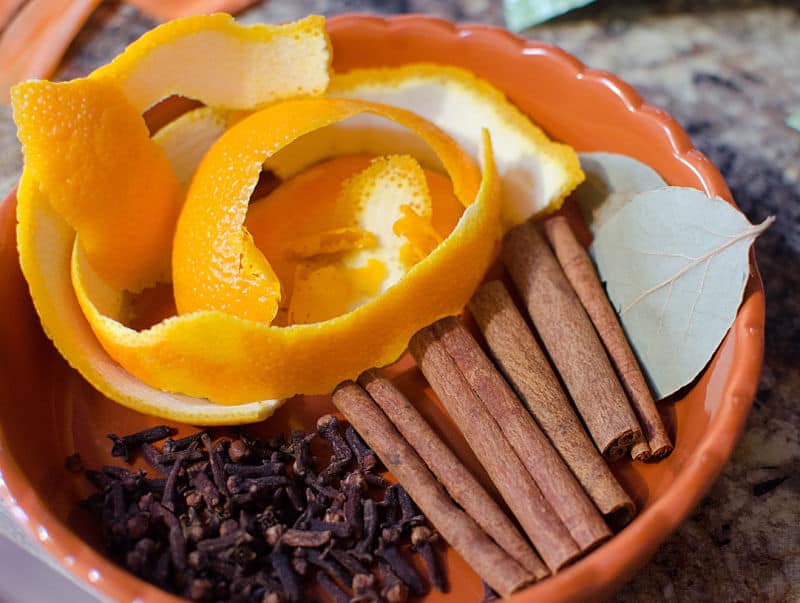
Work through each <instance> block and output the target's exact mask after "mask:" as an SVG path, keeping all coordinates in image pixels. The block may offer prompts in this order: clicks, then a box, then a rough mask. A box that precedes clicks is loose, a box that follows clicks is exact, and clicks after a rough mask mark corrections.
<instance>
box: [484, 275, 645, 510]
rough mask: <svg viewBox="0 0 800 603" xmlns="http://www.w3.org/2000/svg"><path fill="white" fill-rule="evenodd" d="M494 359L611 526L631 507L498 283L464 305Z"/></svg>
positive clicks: (489, 286) (525, 325) (487, 285)
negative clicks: (467, 307) (467, 306)
mask: <svg viewBox="0 0 800 603" xmlns="http://www.w3.org/2000/svg"><path fill="white" fill-rule="evenodd" d="M469 310H470V313H471V314H472V316H473V318H474V319H475V322H476V323H477V324H478V327H479V328H480V330H481V332H482V333H483V336H484V338H485V339H486V343H487V345H488V346H489V349H490V350H491V353H492V355H493V356H494V359H495V361H496V362H497V364H498V366H499V367H500V369H501V370H502V372H503V374H504V375H505V376H506V378H507V379H508V381H509V383H511V385H512V386H513V387H514V389H515V390H516V392H517V394H518V395H519V397H520V399H521V400H522V401H523V402H524V403H525V406H526V407H527V409H528V411H530V413H531V414H532V415H533V417H534V418H535V419H536V421H537V422H538V424H539V427H541V428H542V431H544V433H545V434H547V437H548V438H550V441H551V442H552V444H553V446H554V447H555V448H556V450H558V452H559V454H561V457H562V458H563V459H564V461H565V462H566V463H567V465H569V468H570V469H572V472H573V473H574V474H575V477H577V478H578V481H579V482H580V483H581V485H582V486H583V488H584V489H585V490H586V492H587V493H588V494H589V497H590V498H591V499H592V501H594V504H595V505H597V508H598V509H599V510H600V512H601V513H602V514H603V515H604V516H605V517H606V518H607V519H608V520H609V523H611V524H612V525H614V526H619V525H624V524H626V523H628V521H630V519H631V517H632V516H633V513H634V511H635V507H634V504H633V501H632V500H631V499H630V497H629V496H628V495H627V493H626V492H625V490H623V489H622V486H620V484H619V482H618V481H617V479H616V478H615V477H614V474H613V473H612V472H611V469H609V467H608V465H607V464H606V462H605V461H604V460H603V457H601V456H600V454H599V453H598V452H597V448H595V446H594V444H593V443H592V441H591V440H590V439H589V436H588V435H586V431H585V430H584V428H583V425H581V421H580V419H579V418H578V416H577V415H576V414H575V411H574V410H573V408H572V404H571V403H570V401H569V399H568V398H567V395H566V394H565V393H564V390H563V389H562V388H561V384H560V383H559V382H558V378H557V377H556V375H555V373H553V369H552V368H551V366H550V363H549V361H548V360H547V357H546V356H545V354H544V352H543V351H542V349H541V348H540V347H539V344H538V343H537V342H536V339H535V338H534V336H533V333H531V330H530V329H529V328H528V325H527V323H526V322H525V319H523V318H522V315H521V314H520V312H519V310H518V309H517V307H516V305H515V304H514V301H513V300H512V299H511V295H510V294H509V292H508V290H507V289H506V287H505V285H503V283H501V282H500V281H491V282H488V283H486V284H485V285H483V286H482V287H481V288H480V289H478V291H477V292H476V293H475V295H474V296H473V297H472V300H471V301H470V303H469Z"/></svg>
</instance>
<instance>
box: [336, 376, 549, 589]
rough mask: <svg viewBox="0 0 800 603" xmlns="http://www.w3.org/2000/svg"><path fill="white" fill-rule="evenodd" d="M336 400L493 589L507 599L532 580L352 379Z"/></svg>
mask: <svg viewBox="0 0 800 603" xmlns="http://www.w3.org/2000/svg"><path fill="white" fill-rule="evenodd" d="M333 403H334V405H335V406H336V407H337V408H338V409H339V410H340V411H341V412H342V414H344V416H345V417H346V418H347V420H348V421H349V422H350V424H351V425H352V426H353V427H354V428H355V429H356V431H358V433H359V434H361V437H362V438H364V440H365V441H366V442H367V444H368V445H369V446H370V447H371V448H372V449H373V450H374V451H375V453H376V454H377V455H378V456H379V457H380V459H381V460H382V461H383V463H384V465H386V468H387V469H389V470H390V471H391V472H392V473H393V474H394V476H395V477H396V478H397V479H398V481H399V482H400V483H401V484H402V485H403V487H404V488H405V490H406V491H407V492H408V493H409V495H410V496H411V498H412V499H414V502H415V503H417V506H418V507H419V508H420V510H421V511H422V512H423V513H425V515H426V516H427V517H428V519H429V520H430V521H431V523H432V524H433V526H434V527H435V528H436V529H437V530H438V531H439V533H440V534H441V535H442V537H444V539H445V540H446V541H447V542H448V543H450V545H451V546H452V547H453V548H454V549H455V550H456V551H458V552H459V554H461V556H462V557H463V558H464V560H465V561H466V562H467V563H469V564H470V566H471V567H472V568H473V569H474V570H475V571H476V572H477V573H478V575H480V576H481V578H483V579H484V580H485V581H486V582H487V583H488V584H489V585H490V586H491V587H492V588H493V589H495V590H496V591H497V592H498V593H500V594H501V595H503V596H504V597H507V596H510V595H511V594H512V593H514V592H515V591H517V590H519V589H521V588H522V587H524V586H526V585H527V584H529V583H531V582H532V581H533V576H531V574H530V573H528V571H526V570H525V569H524V568H523V567H522V566H521V565H520V564H519V563H517V562H516V561H515V560H514V559H512V558H511V557H510V556H509V555H508V554H507V553H506V552H505V551H503V550H502V549H501V548H500V547H499V546H498V545H496V544H495V543H494V542H493V541H492V540H491V539H490V538H489V537H488V536H487V535H486V533H485V532H484V531H483V530H481V528H480V527H479V526H478V524H477V523H475V521H474V520H473V519H472V518H470V517H469V515H467V514H466V513H465V512H464V511H462V510H461V509H459V508H458V507H457V506H456V505H455V504H454V503H453V502H452V501H451V500H450V497H449V496H448V495H447V493H446V492H445V491H444V488H443V487H442V486H441V484H439V483H438V482H437V481H436V478H435V477H434V476H433V475H432V474H431V472H430V471H429V470H428V468H427V467H426V466H425V463H423V462H422V459H420V458H419V456H418V455H417V453H416V452H414V449H413V448H412V447H411V446H410V445H409V444H408V442H406V440H405V439H404V438H403V436H402V435H400V434H399V433H398V432H397V430H396V429H395V428H394V426H393V425H392V423H391V421H389V419H388V418H386V415H384V414H383V412H382V411H381V409H380V408H379V407H378V406H377V405H376V404H375V402H374V401H373V400H372V398H371V397H370V396H369V394H367V393H366V392H365V391H364V390H363V389H362V388H361V387H360V386H359V385H358V384H356V383H353V382H352V381H345V382H344V383H341V384H340V385H339V386H338V387H337V388H336V390H335V391H334V393H333Z"/></svg>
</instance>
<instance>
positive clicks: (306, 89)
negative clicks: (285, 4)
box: [89, 14, 331, 113]
mask: <svg viewBox="0 0 800 603" xmlns="http://www.w3.org/2000/svg"><path fill="white" fill-rule="evenodd" d="M209 55H210V56H213V57H214V61H213V62H212V61H201V60H197V57H202V56H209ZM330 63H331V49H330V40H329V39H328V36H327V34H326V32H325V19H324V17H319V16H311V17H306V18H305V19H300V20H299V21H294V22H292V23H287V24H285V25H263V24H257V25H247V26H246V25H239V24H238V23H236V22H235V21H234V20H233V17H231V16H230V15H225V14H217V15H210V16H197V17H187V18H185V19H177V20H175V21H170V22H169V23H165V24H163V25H160V26H158V27H156V28H155V29H152V30H150V31H148V32H147V33H146V34H144V35H143V36H142V37H141V38H139V39H138V40H136V42H134V43H133V44H131V45H130V46H128V48H126V49H125V51H124V52H123V53H122V54H120V55H119V56H117V57H116V58H115V59H114V60H113V61H111V62H110V63H109V64H108V65H104V66H102V67H100V68H99V69H97V70H95V71H94V72H92V74H91V75H90V76H89V77H90V78H94V79H107V80H109V81H111V82H113V83H114V85H116V86H118V87H120V88H121V89H122V91H123V92H124V94H125V96H126V97H128V99H129V100H130V101H131V103H132V104H133V106H134V107H135V108H136V110H137V111H139V112H140V113H143V112H144V111H145V110H147V109H149V108H150V107H152V106H153V105H155V104H156V103H157V102H158V101H160V100H163V99H165V98H167V97H168V96H172V95H175V94H177V95H180V96H184V97H186V98H191V99H195V100H199V101H201V102H202V103H203V104H205V105H208V106H211V107H214V108H217V109H219V108H224V109H245V110H252V109H254V108H257V107H259V106H263V105H265V104H267V103H272V102H275V101H278V100H282V99H285V98H290V97H293V96H303V95H308V96H314V95H318V94H321V93H322V92H324V91H325V88H326V87H327V85H328V81H329V79H330Z"/></svg>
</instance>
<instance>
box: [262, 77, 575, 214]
mask: <svg viewBox="0 0 800 603" xmlns="http://www.w3.org/2000/svg"><path fill="white" fill-rule="evenodd" d="M326 95H327V96H329V97H336V98H355V99H363V100H368V101H373V102H378V103H384V104H387V105H391V106H393V107H400V108H404V109H407V110H410V111H414V112H415V113H416V114H418V115H419V116H421V117H424V118H425V119H427V120H428V121H430V122H432V123H434V124H436V125H437V126H439V127H440V128H441V129H442V130H444V131H445V132H447V134H449V135H450V136H452V137H453V138H454V139H455V140H456V142H457V143H458V144H459V145H460V146H461V147H462V148H464V149H466V150H467V151H468V152H470V154H471V155H472V156H473V157H476V156H477V155H476V154H477V153H478V148H479V146H480V140H481V130H482V129H483V128H486V129H488V130H489V132H490V134H491V135H492V140H493V141H494V147H495V160H496V163H497V172H498V174H499V176H500V179H501V181H502V188H503V224H504V226H505V227H506V228H508V227H510V226H513V225H514V224H518V223H520V222H523V221H525V220H527V219H528V218H530V217H532V216H538V215H542V214H545V213H549V212H552V211H555V210H557V209H558V208H559V207H560V206H561V204H562V203H563V201H564V199H565V198H566V196H567V195H568V194H569V193H570V192H571V191H572V190H573V189H574V188H575V187H576V186H577V185H578V184H580V183H581V182H582V181H583V179H584V174H583V172H582V171H581V167H580V162H579V161H578V156H577V154H576V153H575V151H574V149H572V148H571V147H570V146H568V145H565V144H561V143H557V142H554V141H552V140H550V139H549V138H548V137H547V135H546V134H545V133H544V132H543V131H542V130H541V128H539V127H538V126H537V125H535V124H534V123H533V122H532V121H531V119H530V118H529V117H528V116H526V115H525V114H523V113H522V112H521V111H520V110H519V109H517V108H516V107H515V106H514V105H513V104H512V103H511V102H509V101H508V99H506V97H505V96H504V95H503V93H502V92H501V91H500V90H498V89H497V88H495V87H494V86H492V85H491V84H490V83H489V82H487V81H485V80H482V79H480V78H478V77H476V76H475V75H473V74H472V73H470V72H469V71H467V70H465V69H461V68H459V67H453V66H449V65H439V64H432V63H412V64H407V65H403V66H400V67H391V68H370V69H355V70H353V71H349V72H347V73H342V74H335V75H334V76H333V78H332V79H331V83H330V85H329V86H328V89H327V91H326ZM350 153H376V154H387V153H392V154H408V155H412V156H413V157H415V158H417V159H418V160H419V161H420V162H421V163H422V164H423V165H425V166H428V167H437V162H436V158H435V157H434V156H432V154H431V153H430V151H429V150H428V149H426V148H425V145H424V144H422V142H421V141H420V140H419V138H417V137H415V136H413V135H409V133H408V132H407V131H404V130H402V129H399V128H397V127H396V126H394V124H391V123H387V122H385V121H377V120H374V119H372V118H371V116H364V117H361V118H359V119H353V120H348V121H347V122H346V123H342V124H339V125H338V126H337V127H335V128H327V129H325V130H319V131H317V132H315V133H314V134H313V135H310V136H308V137H306V138H305V139H304V140H302V141H299V144H296V145H292V147H289V148H287V149H286V150H285V151H284V152H282V153H279V154H277V155H276V156H275V157H273V158H271V159H270V160H268V161H267V163H266V167H268V168H269V169H271V170H273V171H274V172H275V173H276V174H278V175H279V176H281V177H284V178H285V177H288V176H291V175H293V174H295V173H297V172H299V171H302V170H303V169H305V168H306V167H307V166H308V165H311V164H313V163H316V162H317V161H319V160H320V159H322V158H323V157H330V156H333V155H340V154H350Z"/></svg>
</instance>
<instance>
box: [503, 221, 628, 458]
mask: <svg viewBox="0 0 800 603" xmlns="http://www.w3.org/2000/svg"><path fill="white" fill-rule="evenodd" d="M502 258H503V263H504V264H505V266H506V268H507V269H508V272H509V274H510V275H511V278H512V279H513V281H514V284H515V285H516V287H517V289H518V290H519V292H520V294H521V295H522V298H523V299H524V300H525V305H526V308H527V310H528V314H529V316H530V317H531V319H532V320H533V325H534V326H535V327H536V330H537V331H538V333H539V336H540V337H541V338H542V342H543V343H544V347H545V349H546V350H547V352H548V354H549V355H550V358H551V359H552V360H553V364H554V365H555V368H556V369H557V370H558V373H559V375H561V378H562V379H563V381H564V384H565V385H566V386H567V390H568V391H569V393H570V396H571V398H572V400H573V402H574V403H575V406H576V407H577V408H578V412H579V413H580V415H581V417H582V418H583V422H584V423H585V424H586V427H587V429H588V430H589V433H590V434H591V436H592V440H594V443H595V445H596V446H597V448H598V450H600V453H601V454H602V455H603V456H604V457H605V458H606V459H608V460H609V461H615V460H617V459H619V458H621V457H622V456H624V455H625V454H626V453H627V452H628V451H629V449H630V447H631V446H632V445H634V444H636V443H637V442H640V441H642V430H641V427H639V422H638V421H637V420H636V415H634V413H633V410H632V409H631V406H630V403H629V402H628V398H627V396H626V395H625V392H624V391H623V389H622V385H620V382H619V379H617V375H616V373H615V372H614V368H613V367H612V366H611V363H610V361H609V360H608V356H607V355H606V351H605V349H604V348H603V344H602V343H600V339H599V338H598V336H597V333H596V332H595V330H594V326H593V325H592V322H591V320H589V317H588V316H587V314H586V311H585V310H584V309H583V306H582V305H581V302H580V300H579V299H578V296H577V295H575V292H574V291H573V290H572V286H571V285H570V284H569V281H568V280H567V277H566V276H565V275H564V272H563V271H562V270H561V266H559V264H558V261H557V260H556V258H555V256H553V252H552V251H551V250H550V247H549V246H548V245H547V242H546V241H545V240H544V239H543V238H542V236H541V235H540V234H539V232H538V231H537V230H536V225H535V224H534V223H533V222H530V221H529V222H525V223H523V224H520V225H519V226H516V227H514V228H512V229H511V230H510V231H509V232H508V233H507V234H506V236H505V238H504V240H503V248H502Z"/></svg>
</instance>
